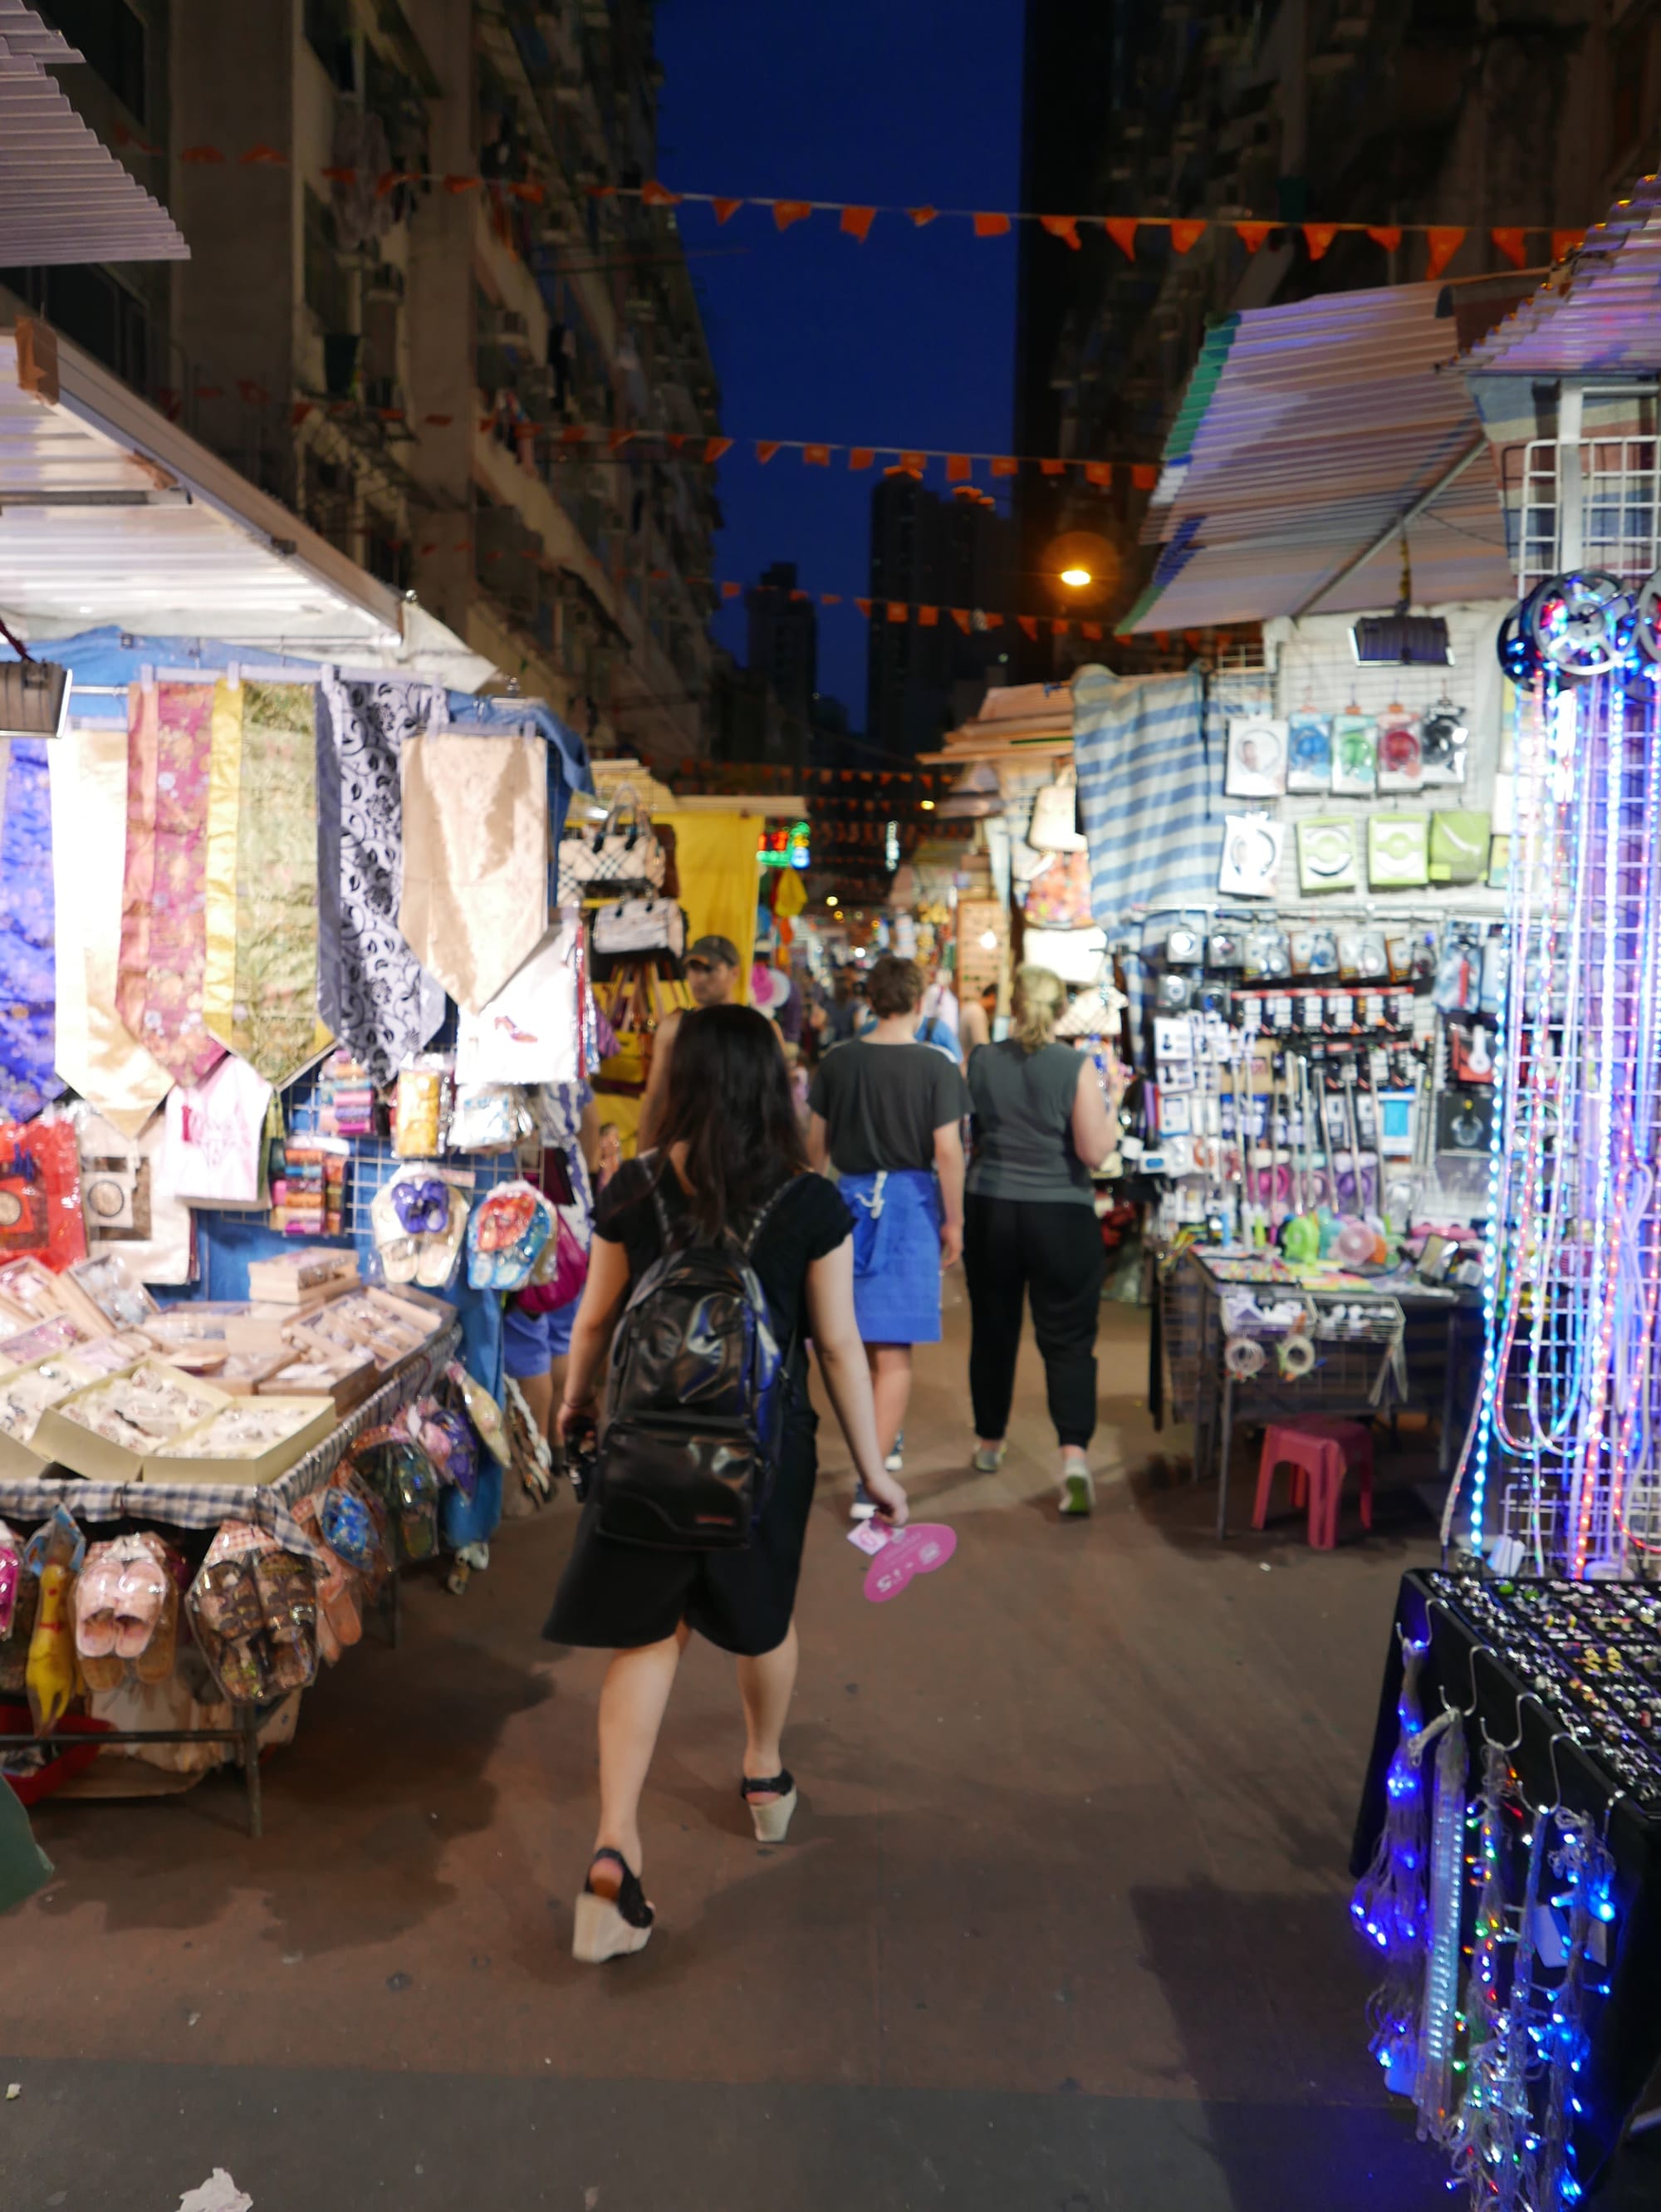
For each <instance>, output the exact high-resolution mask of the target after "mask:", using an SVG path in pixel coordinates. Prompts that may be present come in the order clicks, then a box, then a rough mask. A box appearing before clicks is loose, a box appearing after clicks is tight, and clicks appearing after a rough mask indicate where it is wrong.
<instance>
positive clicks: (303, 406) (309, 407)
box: [288, 399, 318, 430]
mask: <svg viewBox="0 0 1661 2212" xmlns="http://www.w3.org/2000/svg"><path fill="white" fill-rule="evenodd" d="M317 411H318V410H317V405H316V403H315V401H313V400H310V399H296V400H295V402H294V405H293V406H292V407H291V408H290V409H289V410H288V421H289V422H290V424H291V425H292V427H293V428H294V429H296V430H298V429H299V428H300V424H301V423H302V422H304V421H305V420H306V416H308V415H315V414H316V413H317Z"/></svg>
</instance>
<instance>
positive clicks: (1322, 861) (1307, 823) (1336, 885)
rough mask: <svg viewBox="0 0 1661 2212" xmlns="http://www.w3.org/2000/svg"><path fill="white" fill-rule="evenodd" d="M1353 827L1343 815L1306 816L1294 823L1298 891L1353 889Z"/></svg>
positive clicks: (1350, 821) (1310, 892) (1307, 894)
mask: <svg viewBox="0 0 1661 2212" xmlns="http://www.w3.org/2000/svg"><path fill="white" fill-rule="evenodd" d="M1355 880H1356V878H1355V823H1354V822H1353V821H1352V820H1351V819H1350V817H1349V816H1348V815H1347V814H1318V815H1310V816H1308V817H1306V819H1305V820H1304V821H1302V822H1300V823H1299V824H1298V889H1299V890H1300V891H1301V892H1303V893H1304V894H1305V896H1310V895H1312V894H1313V893H1315V892H1318V891H1340V890H1343V891H1348V890H1355Z"/></svg>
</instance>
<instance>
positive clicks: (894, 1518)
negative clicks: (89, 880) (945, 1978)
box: [544, 1006, 906, 1961]
mask: <svg viewBox="0 0 1661 2212" xmlns="http://www.w3.org/2000/svg"><path fill="white" fill-rule="evenodd" d="M661 1138H662V1142H661V1146H660V1148H659V1149H658V1151H656V1152H652V1153H649V1154H647V1155H646V1156H645V1157H644V1158H640V1159H637V1160H632V1161H629V1162H627V1164H625V1165H624V1166H623V1167H622V1168H621V1169H620V1170H619V1171H618V1173H617V1175H616V1176H615V1180H614V1181H613V1182H611V1183H610V1184H609V1187H608V1188H607V1190H606V1192H605V1194H604V1196H603V1198H602V1200H600V1203H599V1205H598V1207H597V1211H596V1216H595V1224H594V1231H595V1234H594V1245H593V1251H592V1255H591V1260H590V1262H589V1273H588V1282H587V1285H586V1287H585V1291H584V1292H583V1300H582V1304H581V1306H580V1307H579V1310H578V1314H577V1320H576V1326H575V1328H574V1330H573V1336H572V1346H571V1355H570V1365H569V1369H568V1370H567V1378H566V1395H565V1400H564V1402H563V1403H562V1405H561V1408H560V1413H559V1430H560V1434H561V1438H562V1440H564V1441H565V1442H566V1443H567V1446H569V1445H571V1443H573V1440H578V1441H580V1440H582V1439H583V1438H584V1437H585V1436H586V1434H587V1433H588V1432H590V1431H592V1429H593V1427H594V1424H595V1421H596V1418H597V1401H598V1398H599V1395H600V1378H601V1374H602V1370H603V1368H604V1367H605V1364H606V1360H607V1351H608V1346H611V1347H612V1358H611V1369H610V1381H609V1389H608V1393H607V1408H606V1419H605V1424H604V1425H603V1427H602V1428H601V1429H600V1430H599V1432H598V1438H597V1446H596V1452H595V1473H594V1477H593V1480H592V1481H591V1486H590V1490H589V1494H588V1496H587V1498H586V1500H585V1504H584V1506H583V1513H582V1518H581V1521H580V1522H579V1527H578V1531H577V1536H576V1541H575V1542H574V1544H573V1549H572V1553H571V1557H570V1559H569V1561H568V1562H567V1566H566V1570H565V1573H564V1575H563V1577H561V1583H560V1587H559V1590H558V1593H557V1595H556V1596H555V1601H554V1608H553V1611H552V1613H551V1614H550V1616H549V1621H548V1625H547V1627H546V1630H545V1632H544V1633H545V1634H546V1635H547V1636H548V1637H549V1639H550V1640H551V1641H553V1642H555V1643H560V1644H584V1645H589V1646H595V1645H597V1646H600V1647H602V1648H604V1649H609V1650H611V1651H612V1653H613V1655H614V1656H613V1657H612V1661H611V1663H610V1665H609V1668H607V1671H606V1676H605V1682H604V1686H603V1689H602V1691H601V1693H600V1712H599V1750H600V1818H599V1825H598V1827H597V1832H596V1835H595V1839H594V1854H593V1857H592V1860H591V1863H590V1866H589V1870H588V1879H587V1881H586V1883H585V1887H584V1890H583V1893H582V1895H581V1897H580V1898H579V1900H578V1906H577V1920H576V1929H575V1933H574V1938H573V1949H574V1952H575V1955H576V1956H577V1957H578V1958H579V1959H580V1960H589V1961H598V1960H603V1959H608V1958H611V1957H614V1956H616V1955H618V1954H622V1953H625V1952H631V1951H638V1950H640V1948H642V1946H643V1945H644V1944H645V1943H646V1940H647V1938H648V1936H650V1934H651V1932H652V1919H653V1912H652V1906H651V1905H649V1904H648V1903H647V1902H646V1893H645V1891H644V1889H643V1887H642V1886H641V1881H640V1875H641V1872H642V1868H643V1863H644V1854H643V1846H642V1839H641V1833H640V1795H641V1791H642V1790H643V1788H644V1786H645V1784H646V1775H647V1771H648V1770H649V1768H650V1765H651V1763H652V1753H653V1750H654V1748H655V1747H656V1744H657V1741H658V1729H659V1726H660V1724H661V1723H662V1720H663V1717H664V1710H665V1708H666V1706H667V1705H668V1702H669V1696H670V1690H671V1689H672V1688H673V1686H674V1682H675V1674H676V1668H677V1666H678V1664H679V1662H680V1657H681V1653H682V1650H683V1649H684V1648H685V1645H686V1643H687V1641H688V1638H689V1637H690V1636H691V1635H692V1634H693V1633H694V1632H696V1633H698V1634H699V1635H701V1636H703V1637H706V1638H707V1639H708V1640H709V1641H710V1642H711V1643H712V1644H717V1645H718V1646H719V1647H720V1648H721V1649H722V1650H726V1651H730V1652H732V1653H733V1654H734V1655H735V1656H736V1657H737V1662H738V1689H739V1694H740V1698H741V1699H742V1701H743V1714H744V1729H745V1741H744V1756H743V1767H742V1769H741V1782H740V1790H741V1793H742V1795H743V1799H744V1802H745V1804H746V1805H747V1807H748V1808H749V1814H750V1817H751V1820H752V1822H753V1824H754V1827H755V1834H756V1835H757V1837H758V1838H760V1839H761V1840H762V1841H763V1842H768V1843H779V1842H782V1841H783V1840H784V1838H785V1833H786V1832H787V1830H788V1828H789V1826H790V1822H791V1815H792V1814H793V1813H794V1811H795V1809H796V1804H797V1790H796V1784H795V1782H794V1780H793V1779H792V1778H791V1774H790V1771H789V1770H788V1769H787V1768H786V1766H785V1761H784V1755H783V1747H782V1742H781V1738H782V1735H783V1731H784V1727H785V1718H786V1716H787V1714H788V1712H789V1710H790V1703H791V1692H792V1691H793V1689H794V1687H795V1682H796V1671H797V1636H796V1626H795V1619H794V1615H795V1608H796V1587H797V1575H798V1572H799V1570H800V1566H801V1559H802V1546H803V1538H804V1537H805V1534H806V1532H807V1523H808V1516H809V1508H810V1507H811V1504H812V1502H813V1490H814V1480H815V1446H814V1429H815V1419H814V1414H813V1411H812V1408H811V1407H810V1405H809V1399H808V1391H807V1362H806V1357H805V1352H804V1348H803V1346H804V1340H806V1339H809V1338H810V1339H811V1341H812V1344H813V1348H814V1352H815V1355H816V1357H817V1359H818V1363H819V1370H820V1374H821V1377H822V1379H823V1382H824V1385H825V1389H826V1392H827V1395H828V1397H829V1399H830V1401H831V1404H832V1407H834V1410H835V1413H836V1417H837V1419H838V1421H839V1423H840V1425H841V1429H842V1433H843V1435H844V1436H845V1437H846V1439H847V1443H848V1449H849V1450H850V1452H851V1453H852V1457H853V1462H854V1466H855V1468H856V1469H857V1471H858V1475H859V1478H860V1480H861V1481H862V1482H863V1483H864V1486H865V1488H866V1490H867V1492H869V1493H870V1496H871V1498H873V1499H874V1500H875V1502H876V1505H877V1508H878V1510H880V1511H882V1514H883V1515H884V1516H885V1517H886V1518H887V1519H888V1521H890V1522H892V1523H893V1524H894V1526H896V1527H898V1526H900V1525H902V1524H903V1523H904V1522H905V1520H906V1493H905V1491H904V1490H903V1488H902V1487H901V1486H900V1483H899V1482H898V1481H896V1480H895V1479H894V1477H893V1476H892V1475H890V1474H888V1473H887V1471H886V1470H885V1469H884V1468H883V1465H882V1452H881V1451H880V1449H878V1445H877V1436H876V1413H875V1410H874V1408H873V1406H872V1402H871V1390H870V1371H869V1370H868V1368H867V1366H866V1363H865V1355H864V1346H862V1344H861V1342H860V1338H859V1328H858V1322H857V1321H856V1319H855V1317H854V1304H853V1242H852V1227H853V1224H852V1219H851V1218H850V1215H849V1212H848V1208H847V1206H846V1202H845V1201H844V1200H842V1198H841V1197H840V1196H839V1194H837V1192H836V1191H835V1190H834V1188H832V1187H831V1185H830V1184H829V1183H827V1182H826V1181H825V1180H824V1179H823V1178H822V1177H821V1176H816V1175H811V1174H809V1173H808V1172H807V1171H806V1170H807V1160H806V1158H805V1156H804V1153H803V1145H802V1137H801V1131H800V1128H799V1127H798V1124H797V1118H796V1115H795V1112H794V1110H793V1109H792V1106H791V1095H790V1085H789V1080H788V1078H787V1075H786V1073H785V1062H784V1056H783V1054H781V1053H780V1051H779V1044H778V1040H777V1038H776V1037H775V1036H774V1035H773V1028H772V1025H771V1024H770V1023H768V1022H767V1020H766V1019H765V1018H764V1017H763V1016H762V1015H761V1014H759V1013H756V1012H754V1011H753V1010H752V1009H750V1008H748V1007H743V1006H712V1007H707V1008H703V1009H700V1010H699V1011H697V1012H691V1013H688V1015H687V1017H686V1018H685V1019H684V1020H683V1021H682V1024H680V1031H679V1035H678V1036H677V1037H676V1044H675V1054H674V1057H673V1060H671V1062H670V1074H669V1082H668V1087H667V1091H666V1092H665V1095H664V1113H663V1121H662V1127H661ZM700 1270H701V1271H703V1273H702V1277H701V1279H702V1280H703V1281H705V1282H706V1283H707V1282H708V1281H709V1280H710V1279H712V1271H713V1273H719V1272H720V1271H721V1270H725V1271H726V1273H725V1278H724V1279H727V1280H729V1281H731V1282H734V1283H736V1284H737V1286H738V1287H737V1291H736V1292H735V1294H734V1295H731V1296H729V1297H727V1298H726V1300H725V1302H724V1317H723V1313H722V1312H718V1311H717V1308H718V1307H719V1306H720V1305H721V1304H722V1302H721V1301H720V1300H718V1299H717V1298H715V1297H700V1298H699V1299H698V1300H696V1301H695V1302H694V1303H692V1304H682V1306H681V1307H679V1308H677V1307H676V1304H675V1298H676V1296H677V1295H679V1287H678V1286H681V1285H684V1284H685V1283H686V1282H688V1281H689V1280H691V1279H694V1277H695V1276H696V1275H697V1274H698V1272H699V1271H700ZM752 1298H754V1299H759V1301H760V1303H761V1305H762V1307H764V1309H765V1311H764V1313H763V1314H762V1315H761V1317H760V1319H759V1321H758V1322H757V1323H756V1326H755V1330H754V1332H753V1334H752V1335H751V1336H750V1337H749V1339H747V1340H746V1341H748V1342H749V1343H750V1344H751V1345H752V1346H761V1344H763V1343H765V1344H766V1345H767V1346H770V1347H771V1350H772V1352H773V1360H772V1363H771V1372H772V1376H773V1379H772V1381H771V1382H769V1383H766V1385H765V1392H766V1399H767V1402H766V1404H765V1406H764V1405H762V1404H761V1402H760V1401H751V1400H747V1401H746V1403H745V1405H744V1406H743V1407H741V1408H740V1412H741V1413H742V1414H743V1437H741V1439H740V1442H741V1443H745V1440H747V1439H750V1438H755V1437H759V1438H762V1439H764V1440H766V1441H765V1449H763V1450H758V1451H755V1452H754V1453H752V1455H751V1456H752V1458H753V1459H755V1460H756V1461H757V1462H760V1461H761V1460H762V1459H765V1461H766V1469H765V1472H766V1476H767V1480H765V1482H763V1481H761V1480H757V1482H756V1484H755V1489H754V1492H753V1493H751V1498H753V1506H754V1510H751V1503H750V1501H749V1499H747V1500H746V1502H745V1510H744V1512H743V1516H742V1525H741V1524H740V1519H739V1516H738V1513H737V1504H736V1503H735V1502H734V1498H733V1497H730V1495H729V1492H728V1491H727V1490H724V1489H723V1488H722V1484H723V1482H724V1480H728V1479H729V1478H730V1476H731V1471H732V1468H733V1467H734V1465H735V1462H736V1461H742V1459H743V1450H742V1449H741V1450H738V1451H737V1453H736V1454H735V1451H734V1449H732V1448H731V1447H730V1443H721V1442H720V1440H719V1439H718V1437H717V1438H713V1441H714V1443H715V1446H716V1448H715V1449H711V1448H710V1447H711V1445H712V1437H713V1429H714V1426H715V1424H714V1423H713V1422H712V1419H704V1420H703V1424H702V1426H701V1427H700V1413H699V1408H700V1406H703V1407H709V1406H712V1405H715V1404H716V1403H717V1401H718V1397H719V1390H718V1386H720V1385H723V1383H724V1380H725V1381H730V1378H731V1377H732V1376H735V1375H737V1376H738V1377H739V1380H740V1383H741V1386H742V1388H743V1389H744V1390H746V1391H748V1390H749V1389H751V1387H752V1384H755V1385H756V1386H757V1387H760V1377H761V1369H762V1368H763V1367H764V1366H766V1365H767V1362H766V1361H765V1360H763V1359H761V1358H760V1356H759V1355H758V1356H757V1357H756V1358H755V1359H754V1360H751V1359H749V1358H748V1356H746V1357H744V1358H741V1359H740V1361H739V1363H738V1364H737V1366H736V1367H735V1365H734V1364H733V1361H732V1358H731V1357H730V1354H731V1352H732V1347H733V1345H734V1343H735V1342H736V1341H737V1339H736V1338H735V1335H734V1328H735V1327H736V1325H737V1324H736V1322H735V1319H734V1317H735V1316H736V1314H737V1310H738V1309H739V1308H740V1307H743V1306H745V1305H746V1303H747V1301H748V1300H750V1299H752ZM677 1314H678V1315H679V1316H681V1318H680V1319H679V1320H677V1319H676V1316H677ZM712 1314H713V1315H714V1319H713V1321H712V1319H711V1316H712ZM614 1332H615V1344H614V1341H613V1340H614ZM740 1350H741V1352H742V1346H740ZM654 1378H655V1383H656V1385H657V1389H656V1395H655V1396H654V1395H652V1386H653V1382H654ZM722 1402H723V1403H724V1401H722ZM643 1406H644V1407H646V1411H644V1412H643V1411H642V1410H641V1408H642V1407H643ZM725 1418H726V1416H725V1414H724V1413H723V1415H722V1419H725ZM665 1435H667V1436H668V1437H669V1439H670V1447H671V1448H670V1451H669V1454H668V1461H667V1463H666V1464H665V1463H664V1461H663V1460H662V1458H661V1457H660V1458H659V1459H658V1460H653V1459H652V1451H653V1450H655V1449H658V1446H659V1445H660V1444H661V1443H662V1441H663V1439H664V1437H665ZM643 1437H644V1439H645V1441H644V1443H643V1442H642V1438H643ZM676 1438H679V1439H681V1440H682V1441H681V1442H680V1443H676ZM746 1448H748V1446H747V1444H746ZM688 1474H690V1475H691V1477H692V1478H694V1480H692V1481H691V1482H690V1483H689V1484H688V1481H687V1480H685V1478H687V1477H688ZM706 1478H709V1479H706ZM653 1483H658V1484H659V1485H660V1487H659V1488H658V1491H657V1492H653V1490H652V1484H653ZM712 1485H713V1489H714V1492H715V1495H714V1498H713V1499H712V1501H711V1500H710V1492H711V1487H712ZM677 1486H678V1487H677ZM688 1495H692V1496H694V1497H695V1498H699V1499H702V1500H706V1501H710V1502H711V1504H712V1509H713V1510H711V1511H709V1512H708V1513H700V1514H694V1515H692V1516H688V1514H687V1512H686V1510H685V1504H686V1499H687V1497H688ZM723 1506H730V1509H731V1510H730V1516H729V1526H728V1527H727V1528H726V1531H725V1534H726V1536H727V1538H728V1539H737V1538H742V1539H743V1541H727V1542H726V1544H725V1547H724V1548H708V1547H704V1546H703V1545H702V1543H701V1532H702V1529H703V1528H704V1526H705V1524H706V1522H707V1524H708V1526H710V1527H713V1526H714V1525H715V1522H716V1521H717V1519H718V1514H719V1510H720V1509H721V1508H722V1507H723ZM626 1513H633V1514H635V1515H637V1516H640V1515H645V1516H648V1517H649V1516H652V1514H653V1513H656V1514H658V1521H654V1522H652V1523H651V1526H650V1528H649V1529H648V1534H649V1536H650V1538H651V1541H641V1540H640V1527H641V1522H640V1520H639V1519H638V1518H637V1519H636V1520H634V1521H632V1522H631V1521H628V1520H627V1519H625V1518H624V1517H623V1516H625V1514H626ZM688 1518H690V1520H691V1522H692V1523H693V1528H692V1541H690V1542H689V1543H688V1542H685V1541H680V1540H681V1539H682V1537H683V1536H684V1534H685V1531H686V1528H687V1525H688ZM608 1530H609V1531H610V1533H608ZM671 1537H672V1538H674V1539H676V1541H675V1542H674V1543H672V1544H671V1543H670V1541H669V1540H670V1538H671Z"/></svg>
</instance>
